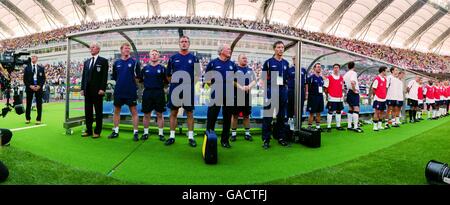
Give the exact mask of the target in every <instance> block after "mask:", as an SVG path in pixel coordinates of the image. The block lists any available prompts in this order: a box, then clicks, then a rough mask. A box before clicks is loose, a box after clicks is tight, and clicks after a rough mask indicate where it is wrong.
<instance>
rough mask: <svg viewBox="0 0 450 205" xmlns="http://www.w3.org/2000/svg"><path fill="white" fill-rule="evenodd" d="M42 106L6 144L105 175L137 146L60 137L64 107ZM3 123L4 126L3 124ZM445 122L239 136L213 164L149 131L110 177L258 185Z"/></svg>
mask: <svg viewBox="0 0 450 205" xmlns="http://www.w3.org/2000/svg"><path fill="white" fill-rule="evenodd" d="M45 109H47V110H46V112H45V115H44V118H43V119H44V123H47V124H48V126H47V127H45V128H35V129H30V130H22V131H17V132H15V133H14V134H15V136H14V138H13V142H12V143H13V144H12V146H14V147H17V148H20V149H25V150H27V151H30V152H32V153H34V154H37V155H41V156H44V157H46V158H49V159H51V160H54V161H58V162H61V163H63V164H66V165H70V166H73V167H77V168H79V169H86V170H92V171H98V172H100V173H102V174H105V175H106V173H108V172H109V171H110V169H111V168H112V167H114V166H115V165H116V164H117V163H118V162H120V161H121V160H122V159H123V158H124V157H125V156H127V155H128V154H129V153H130V152H131V150H133V149H134V148H135V147H136V146H137V143H135V142H133V141H131V133H129V132H122V131H121V132H120V135H121V136H120V137H119V139H115V140H108V139H106V135H108V134H109V132H110V131H106V130H104V133H103V137H102V138H101V139H98V140H93V139H87V138H81V137H79V134H81V128H77V129H75V133H74V135H73V136H66V135H64V129H63V128H62V122H63V121H62V120H61V119H62V118H63V116H62V113H64V111H63V110H64V106H63V105H61V104H49V105H46V108H45ZM46 116H47V117H46ZM14 118H17V119H19V118H18V117H17V116H8V117H7V118H5V119H8V120H6V121H5V120H4V119H0V124H1V127H8V128H9V127H10V126H15V127H20V126H17V124H22V123H23V116H22V117H20V120H19V121H18V122H13V120H14ZM10 119H12V120H10ZM51 119H53V120H51ZM4 122H5V124H7V125H8V126H3V125H4ZM449 122H450V118H445V119H441V120H438V121H423V122H420V123H416V124H405V125H402V127H401V128H392V129H391V130H385V131H381V132H378V133H376V132H373V131H371V126H365V127H364V129H365V132H364V133H363V134H359V133H354V132H348V131H342V132H338V131H335V130H333V132H332V133H323V135H322V136H323V137H322V147H321V148H319V149H311V148H306V147H304V146H302V145H298V144H294V145H292V147H290V148H284V147H281V146H280V145H278V144H277V143H276V142H273V143H272V147H271V149H269V150H263V149H262V148H261V141H260V135H254V136H253V137H254V139H255V141H253V142H247V141H244V140H243V139H242V136H239V137H238V141H237V142H232V146H233V147H232V148H231V149H230V150H224V149H223V148H221V147H219V162H218V164H217V165H212V166H210V165H205V164H204V163H203V161H202V159H201V151H200V150H201V141H202V140H201V136H198V137H197V138H196V139H197V143H198V146H197V147H196V148H191V147H189V146H188V145H187V138H186V137H184V136H177V138H176V139H177V140H176V143H175V144H174V145H171V146H169V147H167V146H164V145H163V143H162V142H160V141H159V140H158V139H157V137H156V136H155V135H154V134H153V135H152V136H151V137H150V139H149V140H148V141H147V142H145V143H144V144H143V145H142V146H141V147H140V148H139V149H137V151H136V152H135V153H133V154H132V155H131V156H130V157H129V158H128V159H127V160H125V161H124V162H123V163H122V164H121V165H120V166H118V167H117V169H116V171H115V172H114V173H113V174H112V176H113V177H115V178H118V179H122V180H124V181H129V182H131V183H146V184H254V183H264V182H267V181H273V180H277V179H285V178H288V177H291V176H298V175H300V174H302V173H307V172H310V171H313V170H317V169H320V168H324V167H329V166H333V165H337V164H340V163H343V162H345V161H349V160H352V159H355V158H358V157H360V156H363V155H366V154H368V153H371V152H374V151H377V150H380V149H382V148H386V147H389V146H391V145H393V144H396V143H398V142H401V141H403V140H405V139H408V138H410V137H412V136H414V135H416V134H418V133H421V132H424V131H427V130H429V129H432V128H434V127H436V126H439V125H441V124H443V123H446V124H448V123H449ZM167 134H168V133H166V137H167Z"/></svg>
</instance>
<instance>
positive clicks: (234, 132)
mask: <svg viewBox="0 0 450 205" xmlns="http://www.w3.org/2000/svg"><path fill="white" fill-rule="evenodd" d="M231 136H233V137H235V136H236V129H233V130H232V131H231Z"/></svg>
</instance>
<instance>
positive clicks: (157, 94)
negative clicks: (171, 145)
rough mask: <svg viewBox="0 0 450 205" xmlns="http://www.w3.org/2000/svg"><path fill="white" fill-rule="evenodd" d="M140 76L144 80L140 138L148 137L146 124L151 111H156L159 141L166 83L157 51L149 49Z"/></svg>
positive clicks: (147, 124)
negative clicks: (142, 132) (142, 119)
mask: <svg viewBox="0 0 450 205" xmlns="http://www.w3.org/2000/svg"><path fill="white" fill-rule="evenodd" d="M141 76H142V78H143V81H144V87H145V90H144V93H143V94H142V112H143V113H144V121H143V124H144V134H143V135H142V137H141V140H147V139H148V135H149V133H148V126H149V124H150V117H151V112H152V111H153V110H155V111H156V119H157V123H158V128H159V129H158V136H159V140H160V141H165V139H164V133H163V129H164V117H163V112H164V111H166V100H165V99H166V96H165V94H164V85H165V84H167V78H166V69H165V68H164V66H163V65H161V64H160V63H159V51H158V50H151V51H150V62H149V64H148V65H146V66H145V67H144V68H143V69H142V71H141Z"/></svg>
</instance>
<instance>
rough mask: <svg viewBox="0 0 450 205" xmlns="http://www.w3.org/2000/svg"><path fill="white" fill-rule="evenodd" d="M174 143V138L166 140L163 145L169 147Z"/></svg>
mask: <svg viewBox="0 0 450 205" xmlns="http://www.w3.org/2000/svg"><path fill="white" fill-rule="evenodd" d="M173 143H175V138H169V139H168V140H166V142H165V143H164V144H165V145H171V144H173Z"/></svg>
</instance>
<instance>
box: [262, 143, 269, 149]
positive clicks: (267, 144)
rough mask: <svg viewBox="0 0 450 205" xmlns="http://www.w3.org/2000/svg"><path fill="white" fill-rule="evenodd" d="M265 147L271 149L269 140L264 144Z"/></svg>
mask: <svg viewBox="0 0 450 205" xmlns="http://www.w3.org/2000/svg"><path fill="white" fill-rule="evenodd" d="M262 147H263V148H264V149H269V147H270V145H269V142H264V144H263V146H262Z"/></svg>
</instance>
